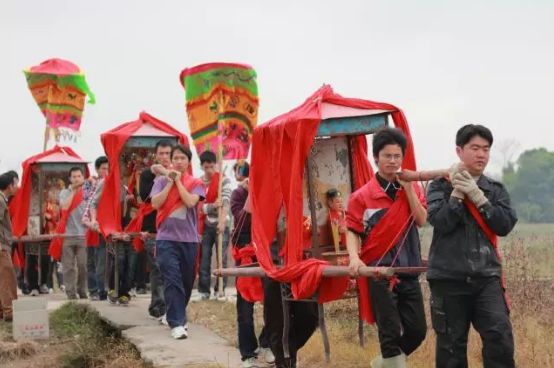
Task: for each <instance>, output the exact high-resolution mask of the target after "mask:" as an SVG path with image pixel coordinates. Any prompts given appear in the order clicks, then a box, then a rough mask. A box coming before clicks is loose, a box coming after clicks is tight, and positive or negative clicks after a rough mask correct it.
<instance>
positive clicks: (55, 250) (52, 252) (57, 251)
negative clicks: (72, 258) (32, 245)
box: [48, 187, 83, 261]
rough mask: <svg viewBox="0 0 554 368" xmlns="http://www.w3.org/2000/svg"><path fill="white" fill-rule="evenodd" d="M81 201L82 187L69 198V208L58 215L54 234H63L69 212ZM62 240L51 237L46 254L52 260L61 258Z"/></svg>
mask: <svg viewBox="0 0 554 368" xmlns="http://www.w3.org/2000/svg"><path fill="white" fill-rule="evenodd" d="M82 201H83V188H82V187H81V188H79V190H78V191H77V193H75V195H74V196H73V199H72V200H71V204H70V205H69V208H68V209H66V210H62V213H61V216H60V222H58V226H57V227H56V234H65V227H66V225H67V220H69V216H71V212H73V210H74V209H75V208H77V207H78V206H79V205H80V204H81V202H82ZM63 243H64V240H63V239H62V238H55V239H52V241H51V242H50V246H49V248H48V255H49V256H50V257H52V258H54V260H56V261H59V260H60V259H61V258H62V247H63Z"/></svg>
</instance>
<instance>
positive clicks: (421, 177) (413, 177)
mask: <svg viewBox="0 0 554 368" xmlns="http://www.w3.org/2000/svg"><path fill="white" fill-rule="evenodd" d="M447 176H448V169H444V170H427V171H412V170H402V171H401V172H399V173H398V177H399V178H400V180H404V181H429V180H435V179H439V178H444V177H447Z"/></svg>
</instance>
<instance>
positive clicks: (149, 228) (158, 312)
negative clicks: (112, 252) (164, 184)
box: [139, 139, 174, 323]
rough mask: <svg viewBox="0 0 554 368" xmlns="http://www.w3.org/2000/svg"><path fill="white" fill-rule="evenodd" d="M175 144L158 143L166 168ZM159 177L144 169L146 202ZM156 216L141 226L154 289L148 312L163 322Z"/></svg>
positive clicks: (142, 181) (160, 162) (142, 189)
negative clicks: (157, 258)
mask: <svg viewBox="0 0 554 368" xmlns="http://www.w3.org/2000/svg"><path fill="white" fill-rule="evenodd" d="M173 145H174V144H173V142H172V141H170V140H169V139H162V140H160V141H158V142H157V143H156V147H155V155H156V164H157V165H161V166H162V167H163V168H164V169H165V170H170V169H171V149H172V148H173ZM157 177H159V176H156V174H154V173H153V172H152V170H144V171H143V172H142V174H141V175H140V197H141V199H142V201H143V202H144V203H146V204H150V205H151V201H152V198H151V197H150V193H151V192H152V187H153V186H154V182H155V180H156V178H157ZM139 211H140V209H139ZM156 216H157V212H156V211H155V210H153V211H152V212H150V213H149V214H148V215H146V216H144V220H143V222H142V227H141V232H142V233H143V240H144V247H145V249H146V256H147V257H148V258H147V260H148V266H149V267H150V289H151V290H152V295H151V298H150V306H149V307H148V313H149V314H150V316H151V317H153V318H156V319H158V321H160V322H161V323H167V321H166V320H165V319H164V318H165V311H166V308H165V301H164V282H163V277H162V273H161V271H160V267H159V266H158V263H157V262H156V232H157V230H156Z"/></svg>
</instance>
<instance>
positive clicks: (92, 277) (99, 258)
mask: <svg viewBox="0 0 554 368" xmlns="http://www.w3.org/2000/svg"><path fill="white" fill-rule="evenodd" d="M105 273H106V241H105V240H104V237H102V236H100V242H99V243H98V247H88V248H87V275H88V291H89V293H90V294H91V295H99V296H100V297H104V296H105V295H106V283H105V277H106V276H105Z"/></svg>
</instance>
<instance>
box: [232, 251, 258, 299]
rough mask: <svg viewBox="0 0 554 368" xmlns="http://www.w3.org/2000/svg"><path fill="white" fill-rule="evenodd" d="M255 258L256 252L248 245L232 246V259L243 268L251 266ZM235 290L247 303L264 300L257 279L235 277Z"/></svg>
mask: <svg viewBox="0 0 554 368" xmlns="http://www.w3.org/2000/svg"><path fill="white" fill-rule="evenodd" d="M255 256H256V251H255V249H254V247H252V246H251V245H250V244H249V245H246V246H244V247H242V248H238V247H236V246H233V259H234V260H235V261H240V264H241V265H243V266H244V265H248V264H251V263H252V262H253V260H254V257H255ZM237 290H239V292H240V295H241V296H242V297H243V298H244V299H245V300H247V301H249V302H262V301H263V300H264V290H263V287H262V280H261V279H260V278H259V277H237Z"/></svg>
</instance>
